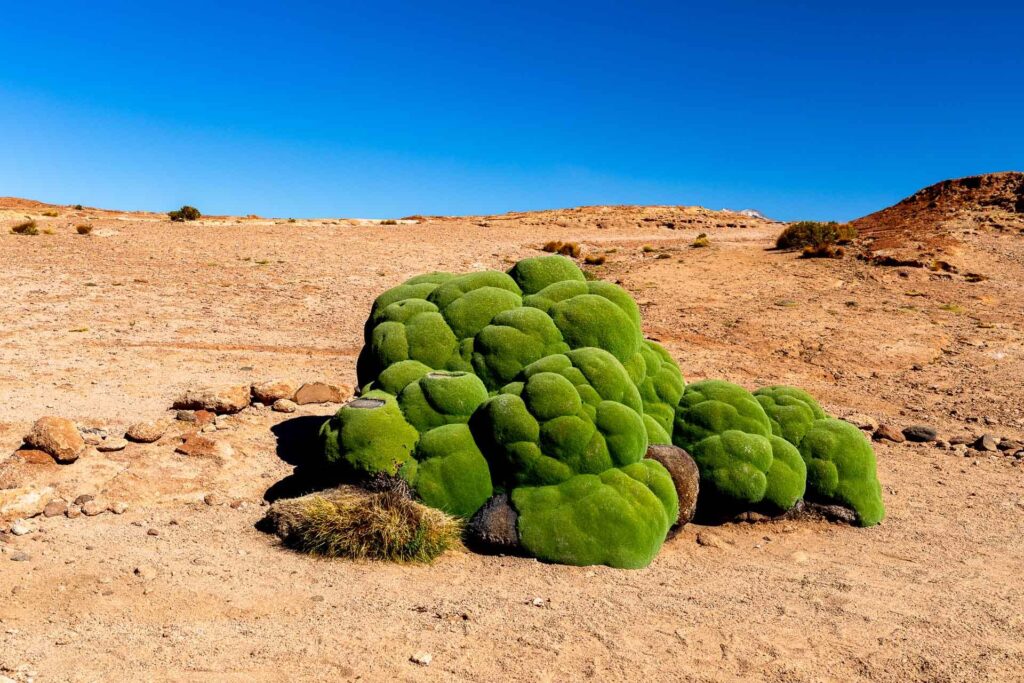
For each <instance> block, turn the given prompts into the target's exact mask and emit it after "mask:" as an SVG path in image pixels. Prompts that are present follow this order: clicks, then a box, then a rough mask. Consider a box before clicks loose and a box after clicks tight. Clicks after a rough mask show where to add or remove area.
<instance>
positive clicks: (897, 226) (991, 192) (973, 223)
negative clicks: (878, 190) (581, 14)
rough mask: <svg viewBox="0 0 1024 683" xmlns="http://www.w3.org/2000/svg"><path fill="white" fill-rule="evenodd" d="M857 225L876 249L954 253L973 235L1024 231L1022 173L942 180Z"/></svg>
mask: <svg viewBox="0 0 1024 683" xmlns="http://www.w3.org/2000/svg"><path fill="white" fill-rule="evenodd" d="M853 225H854V226H855V227H856V228H857V230H858V232H859V233H860V235H861V236H862V237H863V238H865V240H866V242H867V243H868V244H869V246H870V249H871V250H872V251H880V250H903V249H908V248H909V249H914V250H917V251H920V252H935V253H947V254H948V253H949V252H951V251H952V252H955V251H957V248H958V247H959V245H960V243H961V239H960V238H962V237H963V236H964V235H965V234H969V233H970V232H972V231H977V230H980V229H993V230H1003V231H1013V232H1020V231H1024V173H1019V172H1015V171H1008V172H1004V173H988V174H986V175H977V176H970V177H968V178H958V179H956V180H944V181H942V182H941V183H936V184H935V185H931V186H930V187H926V188H924V189H923V190H920V191H918V192H917V193H915V194H913V195H911V196H910V197H907V198H906V199H904V200H902V201H901V202H899V203H898V204H894V205H893V206H890V207H889V208H887V209H882V210H881V211H877V212H875V213H873V214H871V215H869V216H864V217H863V218H858V219H857V220H855V221H853Z"/></svg>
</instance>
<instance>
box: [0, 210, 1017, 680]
mask: <svg viewBox="0 0 1024 683" xmlns="http://www.w3.org/2000/svg"><path fill="white" fill-rule="evenodd" d="M652 211H653V210H652ZM665 211H667V210H662V213H665ZM21 213H24V211H20V212H19V213H17V214H15V213H14V212H9V213H8V214H6V215H3V214H2V212H0V232H2V234H0V263H3V264H4V268H3V269H2V271H0V284H2V286H3V290H4V292H5V294H6V296H5V301H4V303H3V304H2V305H0V340H2V342H0V394H2V395H3V396H4V397H5V400H4V401H3V403H2V404H0V449H2V453H0V455H6V453H9V452H11V451H13V450H14V449H15V448H17V447H18V445H19V444H20V442H21V437H22V435H24V434H25V433H26V432H27V431H28V428H29V426H30V425H31V423H32V422H33V421H34V420H35V419H36V418H37V417H39V416H41V415H44V414H58V415H63V416H66V417H70V418H73V419H76V420H78V421H80V422H82V423H89V424H96V425H103V426H106V427H109V428H111V429H113V430H116V429H118V428H124V427H125V426H127V424H128V423H130V422H133V421H136V420H138V419H141V418H151V417H157V416H160V415H163V414H164V413H165V411H166V409H167V408H168V406H169V405H170V403H171V400H172V399H173V398H174V397H175V396H176V395H177V394H178V393H180V390H181V389H182V388H183V387H185V386H186V385H188V384H191V383H202V384H216V383H220V382H247V381H255V380H261V379H268V378H271V377H275V376H292V377H295V378H297V379H300V380H307V379H309V380H313V379H326V380H329V381H337V382H351V381H352V375H353V368H354V361H355V355H356V353H357V352H358V349H359V345H360V344H361V338H360V336H361V329H362V321H363V318H364V316H365V314H366V311H367V310H368V307H369V304H370V302H371V301H372V299H373V297H374V296H375V295H376V293H378V292H379V291H381V290H383V289H384V288H386V287H389V286H391V285H393V284H396V283H397V282H399V281H400V280H402V279H404V278H405V277H406V276H408V275H409V274H411V273H415V272H420V271H424V270H453V271H459V270H473V269H480V268H485V267H498V268H505V267H507V264H508V263H509V262H511V261H514V260H516V259H518V258H521V257H523V256H527V255H533V254H536V253H537V250H536V248H537V247H538V246H539V245H540V244H542V243H543V242H545V241H547V240H550V239H561V240H569V239H571V240H576V241H579V242H580V243H581V245H582V246H583V251H584V253H600V252H608V253H607V254H606V255H607V259H608V263H607V265H605V266H602V267H600V268H597V269H595V272H596V273H597V274H598V275H599V276H600V277H603V278H606V279H610V280H618V281H621V284H622V285H623V286H624V287H626V288H627V289H628V290H630V291H631V292H632V293H633V294H634V295H635V296H636V298H637V300H638V301H639V302H640V304H641V308H642V309H643V311H644V315H645V331H646V332H647V334H648V335H649V336H651V337H653V338H657V339H659V340H661V341H662V343H663V344H664V345H665V346H666V347H667V348H668V349H669V351H670V352H671V353H672V354H673V355H674V356H675V357H676V358H677V359H678V360H679V363H680V366H681V367H682V369H683V372H684V375H685V376H686V377H687V379H688V380H695V379H700V378H704V377H712V376H714V377H721V378H725V379H729V380H732V381H736V382H738V383H740V384H744V385H746V386H748V387H754V386H758V385H763V384H770V383H791V384H797V385H800V386H803V387H805V388H807V389H808V390H810V391H811V392H812V393H815V394H816V395H818V396H819V397H820V398H821V399H822V402H823V404H824V405H825V407H826V409H828V410H830V411H832V412H834V413H836V414H838V415H839V416H847V415H851V414H853V413H865V414H867V415H870V416H872V417H874V418H875V419H877V420H880V421H882V422H888V423H891V424H894V425H897V426H905V425H909V424H930V425H933V426H935V427H937V428H938V429H939V431H940V433H941V434H942V436H944V437H945V438H947V439H948V438H949V437H953V436H959V435H964V434H968V433H971V434H975V435H979V434H981V433H983V432H991V433H994V434H997V435H1000V436H1006V437H1011V438H1015V439H1021V437H1022V436H1024V392H1022V391H1021V389H1022V386H1021V380H1020V378H1021V377H1022V375H1024V372H1022V370H1024V342H1022V339H1024V337H1022V327H1024V311H1022V305H1021V303H1020V302H1021V301H1024V239H1022V238H1020V237H1019V236H1015V235H997V234H989V233H984V232H982V233H980V234H978V235H974V236H972V237H971V242H970V243H969V244H967V248H968V249H969V250H970V253H971V255H972V258H973V259H974V263H973V264H972V268H971V270H972V271H974V272H981V273H983V274H985V275H986V276H988V278H989V279H987V280H984V281H982V282H976V283H970V282H967V281H966V280H965V279H964V278H963V277H961V276H959V275H951V274H948V273H933V272H930V271H928V270H926V269H903V270H898V269H891V268H879V267H872V266H868V265H865V264H863V263H861V262H858V261H856V260H853V259H846V260H842V261H801V260H797V259H795V258H794V256H793V255H791V254H782V253H777V252H773V251H767V247H768V246H770V244H771V241H772V239H773V237H774V234H775V232H776V231H777V229H778V228H777V227H775V226H772V225H769V224H766V223H763V222H759V221H750V222H749V223H745V224H749V225H750V227H746V228H725V227H713V225H714V224H715V222H716V221H718V222H723V223H724V222H726V221H728V220H733V219H731V218H725V219H721V221H719V220H718V219H717V218H715V217H713V216H711V217H709V216H710V214H709V215H704V214H700V215H699V216H698V218H697V219H694V220H695V221H696V222H695V223H693V224H684V225H683V226H682V227H680V226H678V225H677V229H666V228H664V227H658V226H659V225H660V223H659V222H657V221H649V222H644V221H642V220H639V219H638V214H636V213H635V212H630V211H627V210H621V209H620V210H612V211H605V212H597V211H595V212H594V213H592V214H591V213H584V214H580V213H578V212H557V213H550V214H540V215H524V216H519V217H513V218H512V219H505V218H503V217H502V218H498V217H492V218H490V219H461V220H447V221H430V222H427V223H424V224H421V225H398V226H379V225H359V224H355V223H352V222H344V221H342V222H338V221H328V222H326V224H324V222H321V221H315V222H309V221H300V222H297V223H287V222H273V221H256V220H248V221H247V220H235V219H225V220H213V221H206V222H204V224H202V225H178V224H175V225H171V224H169V223H167V222H166V221H162V220H157V219H156V218H155V217H149V216H139V215H118V214H101V213H99V212H89V211H85V212H81V215H77V214H76V215H73V216H72V215H64V214H62V215H61V216H60V217H58V218H53V219H46V218H40V219H39V223H40V227H47V226H49V227H50V228H51V229H52V230H53V231H54V233H55V234H53V235H45V234H43V235H39V236H36V237H23V236H13V235H8V234H7V225H8V224H9V223H11V222H12V221H13V220H14V219H15V217H16V215H17V216H20V215H21ZM669 213H671V212H669ZM89 215H93V216H96V218H93V219H91V220H88V222H90V223H92V224H93V225H94V226H95V231H94V234H93V235H92V236H89V237H81V236H78V235H75V234H73V233H74V229H73V227H72V226H73V225H75V224H76V223H79V222H83V221H84V220H86V219H87V216H89ZM645 215H646V214H645ZM684 215H686V214H684ZM598 222H602V223H603V224H604V226H605V227H598V225H597V223H598ZM482 224H484V225H482ZM698 231H706V232H707V233H708V234H709V236H710V239H711V243H712V247H711V248H710V249H692V248H690V247H689V244H690V242H691V241H692V240H693V238H694V236H695V235H696V234H697V232H698ZM644 245H648V246H650V247H652V249H650V250H648V251H645V250H644V249H643V248H642V247H643V246H644ZM660 254H667V255H668V256H667V257H661V258H659V255H660ZM330 410H331V408H330V407H326V406H306V407H303V408H302V409H301V410H300V413H299V414H298V415H296V416H282V415H279V414H276V413H269V412H256V411H246V412H245V413H242V414H240V415H239V416H238V417H234V418H231V424H232V427H231V429H229V430H227V431H226V432H224V436H223V438H226V439H227V440H229V441H230V442H231V443H232V444H233V446H234V447H235V456H234V457H233V458H231V459H229V460H228V461H226V462H220V463H218V462H202V463H193V462H186V459H184V458H182V457H181V456H176V455H174V453H173V450H174V444H175V443H176V442H177V441H178V439H177V433H176V432H175V433H171V434H169V435H168V436H167V437H165V438H164V439H163V440H161V441H160V442H157V443H156V444H151V445H134V444H133V445H131V446H129V448H128V449H126V450H125V451H123V452H121V453H118V454H110V455H100V454H94V455H92V456H89V457H86V458H82V459H81V460H80V461H79V462H77V463H75V464H73V465H69V466H65V467H61V468H58V467H56V466H53V467H49V468H43V469H40V470H39V471H38V474H36V475H34V476H35V478H36V479H35V480H36V482H37V483H50V484H53V486H54V488H55V490H56V491H57V492H59V493H61V494H63V495H68V496H71V497H73V495H77V494H78V493H96V494H101V495H105V496H109V497H112V498H114V497H116V498H117V499H121V500H126V501H127V502H128V503H129V504H130V506H131V509H130V510H129V512H127V513H126V514H124V515H120V516H116V515H112V514H105V515H101V516H98V517H92V518H80V519H65V518H53V519H42V518H36V519H33V520H30V522H31V524H32V526H33V528H34V529H35V532H34V533H31V534H29V535H25V536H21V537H15V536H12V535H0V550H2V552H3V554H0V674H2V675H7V676H9V677H11V678H14V679H15V680H19V681H21V680H27V678H28V677H29V674H30V673H33V672H35V673H37V675H36V676H35V680H37V681H64V680H69V681H101V680H112V679H121V680H158V681H162V680H168V681H181V680H187V681H200V680H202V681H207V680H219V681H220V680H223V681H249V680H266V681H271V680H273V681H277V680H319V679H332V680H355V679H357V678H358V679H360V680H392V679H396V678H397V679H401V680H469V681H476V680H482V681H483V680H487V681H493V680H552V681H562V680H576V679H585V678H592V679H594V680H615V679H624V680H707V681H747V680H768V681H780V682H781V681H832V680H835V681H850V680H868V681H967V680H971V681H977V680H998V681H1013V680H1024V674H1022V672H1024V639H1022V638H1021V633H1022V632H1024V631H1022V629H1024V617H1022V614H1024V591H1021V590H1020V577H1021V575H1022V573H1024V546H1022V544H1021V543H1020V538H1021V537H1022V534H1024V467H1022V466H1021V465H1020V464H1019V463H1018V461H1015V460H1014V458H1012V457H1007V456H982V457H970V458H966V457H962V456H961V455H958V454H956V453H955V452H954V451H952V450H946V449H942V448H937V447H935V446H934V445H912V444H899V445H897V444H887V445H885V444H883V445H877V448H876V450H877V454H878V459H879V469H880V478H881V480H882V483H883V491H884V496H885V502H886V505H887V508H888V518H887V519H886V521H885V522H884V523H883V524H882V525H881V526H880V527H877V528H873V529H868V530H861V529H852V528H845V527H841V526H835V525H828V524H825V523H792V522H788V523H771V524H760V525H726V526H723V527H719V528H715V529H707V528H705V527H698V526H695V525H691V526H690V527H687V528H686V529H684V530H683V532H682V533H681V534H680V535H679V536H678V537H677V538H676V539H674V540H673V541H670V542H669V543H667V544H666V546H665V547H664V549H663V550H662V552H661V554H660V555H659V557H658V558H657V559H656V560H655V562H654V564H653V565H652V566H651V567H649V568H648V569H645V570H641V571H617V570H611V569H607V568H600V567H597V568H573V567H562V566H547V565H543V564H539V563H537V562H535V561H532V560H526V559H520V558H497V557H482V556H477V555H473V554H468V553H464V554H450V555H447V556H445V557H443V558H442V559H441V560H440V561H439V562H438V563H437V564H435V565H434V566H432V567H402V566H389V565H381V564H369V563H367V564H353V563H349V562H341V561H336V562H326V561H313V560H309V559H307V558H305V557H301V556H297V555H295V554H292V553H290V552H288V551H285V550H282V549H281V548H280V547H278V545H277V544H276V542H275V541H274V540H273V539H272V538H270V537H268V536H266V535H264V534H262V533H260V532H259V531H257V530H255V529H254V524H255V522H256V521H257V520H258V519H259V517H260V516H261V515H262V512H263V508H262V507H261V506H260V501H261V500H262V499H263V498H264V496H265V495H266V494H267V491H268V490H270V491H271V493H272V494H274V493H280V492H281V491H282V490H283V489H284V488H285V487H286V486H287V485H288V484H289V483H294V481H295V480H294V478H292V480H291V481H288V478H289V475H291V474H292V469H293V465H295V464H296V463H297V462H301V459H302V458H303V457H304V453H305V452H306V451H305V450H304V448H303V446H302V442H301V439H300V440H298V441H296V440H295V436H294V435H295V434H296V433H297V432H301V431H302V428H303V427H308V425H310V424H312V423H313V422H315V420H314V419H313V418H311V417H309V416H310V415H318V414H319V415H322V414H325V413H328V412H330ZM282 422H283V423H286V424H285V425H284V426H278V427H276V428H275V430H274V431H271V427H272V426H273V425H275V424H277V423H282ZM174 429H179V430H180V428H179V427H175V428H174ZM172 432H173V430H172ZM218 434H220V432H218ZM282 481H283V482H285V483H284V484H282V483H281V482H282ZM300 484H301V482H300ZM210 492H216V493H218V494H221V495H223V496H224V497H225V498H226V499H228V500H236V501H239V502H240V503H241V505H240V506H239V507H238V509H235V508H232V507H229V506H212V507H211V506H207V505H205V504H203V503H202V502H201V500H202V498H203V496H204V495H205V494H207V493H210ZM150 529H153V530H155V531H156V535H150V534H149V533H147V532H148V531H149V530H150ZM698 533H701V534H703V535H704V539H705V541H706V542H712V543H714V544H715V545H720V546H722V547H712V546H708V545H700V544H698V543H697V542H696V538H697V535H698ZM709 539H710V540H709ZM716 540H717V542H716ZM17 552H24V553H27V554H28V555H29V558H30V559H29V560H28V561H25V562H12V561H9V558H10V557H11V556H13V555H14V554H15V553H17ZM137 568H140V569H141V570H142V571H141V572H140V573H141V574H142V576H138V575H136V573H135V570H136V569H137ZM538 597H539V598H541V599H542V601H543V606H536V605H535V604H534V599H535V598H538ZM418 651H425V652H429V653H431V654H432V655H433V662H432V663H431V664H430V666H429V667H421V666H417V665H416V664H413V663H411V662H410V661H409V657H410V655H412V654H413V653H414V652H418Z"/></svg>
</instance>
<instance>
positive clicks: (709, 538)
mask: <svg viewBox="0 0 1024 683" xmlns="http://www.w3.org/2000/svg"><path fill="white" fill-rule="evenodd" d="M697 545H702V546H704V547H705V548H726V547H728V545H729V544H728V543H727V542H726V541H725V540H724V539H723V538H722V537H721V536H719V535H718V534H716V533H713V532H711V531H701V532H700V533H698V534H697Z"/></svg>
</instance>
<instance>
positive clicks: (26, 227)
mask: <svg viewBox="0 0 1024 683" xmlns="http://www.w3.org/2000/svg"><path fill="white" fill-rule="evenodd" d="M11 234H12V235H38V234H39V228H38V227H36V222H35V221H34V220H27V221H25V222H24V223H18V224H17V225H15V226H14V227H13V228H11Z"/></svg>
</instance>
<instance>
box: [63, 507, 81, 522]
mask: <svg viewBox="0 0 1024 683" xmlns="http://www.w3.org/2000/svg"><path fill="white" fill-rule="evenodd" d="M65 514H66V515H67V516H68V519H75V518H76V517H81V516H82V506H81V505H69V506H68V510H67V512H66V513H65Z"/></svg>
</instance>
